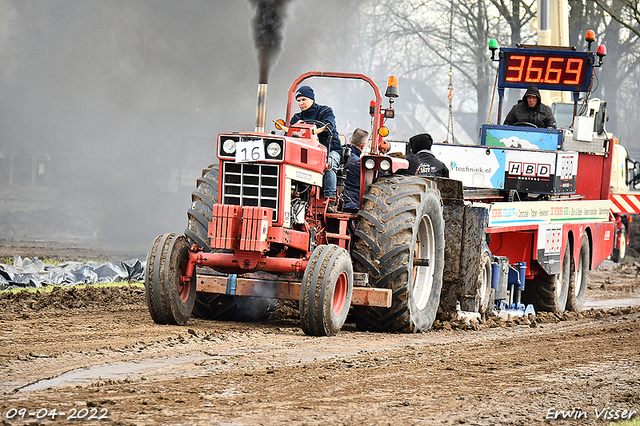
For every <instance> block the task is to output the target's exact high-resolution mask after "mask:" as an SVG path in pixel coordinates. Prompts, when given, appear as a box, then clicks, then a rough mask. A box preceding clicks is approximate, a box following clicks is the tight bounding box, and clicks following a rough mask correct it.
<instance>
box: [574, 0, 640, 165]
mask: <svg viewBox="0 0 640 426" xmlns="http://www.w3.org/2000/svg"><path fill="white" fill-rule="evenodd" d="M570 6H571V15H570V16H571V25H570V30H571V40H572V42H574V43H576V44H578V45H580V44H584V43H585V42H584V38H583V37H584V34H585V33H586V31H587V30H588V29H593V30H595V32H596V36H597V38H598V43H600V44H603V45H605V46H606V48H607V56H606V58H605V61H604V64H603V66H602V68H601V69H599V70H598V72H597V74H596V75H597V76H598V80H597V81H596V85H595V87H594V96H598V97H600V98H602V99H603V100H604V101H606V102H607V106H608V111H609V116H610V121H609V123H608V125H607V129H608V130H609V131H610V132H612V133H613V134H615V135H616V136H618V137H619V139H620V140H621V143H623V144H624V145H625V146H627V147H628V148H631V149H632V150H635V151H636V153H637V154H636V155H638V154H640V142H637V141H636V139H637V138H636V137H635V135H637V134H638V132H639V131H640V126H639V125H638V124H637V123H640V121H639V119H640V117H639V115H638V112H637V111H636V109H635V108H626V107H624V106H626V105H633V104H634V98H635V96H636V94H637V93H638V90H639V87H638V81H639V78H640V46H638V44H639V43H638V39H639V38H640V36H639V33H640V20H639V19H640V12H638V2H637V1H629V0H572V1H570Z"/></svg>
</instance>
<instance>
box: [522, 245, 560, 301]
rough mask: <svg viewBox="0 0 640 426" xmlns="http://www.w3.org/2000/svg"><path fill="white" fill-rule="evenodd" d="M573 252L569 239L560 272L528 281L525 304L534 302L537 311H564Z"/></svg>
mask: <svg viewBox="0 0 640 426" xmlns="http://www.w3.org/2000/svg"><path fill="white" fill-rule="evenodd" d="M571 252H572V250H571V244H569V242H568V241H567V243H566V244H565V250H564V256H563V257H562V265H560V273H559V274H557V275H546V276H544V277H536V278H534V279H532V280H529V281H527V282H526V285H525V288H524V294H523V297H522V301H523V302H524V303H525V304H529V303H530V304H533V307H534V308H535V310H536V311H545V312H557V313H561V312H564V310H565V308H566V306H567V298H568V294H569V283H570V281H571V275H572V273H571V270H572V262H571Z"/></svg>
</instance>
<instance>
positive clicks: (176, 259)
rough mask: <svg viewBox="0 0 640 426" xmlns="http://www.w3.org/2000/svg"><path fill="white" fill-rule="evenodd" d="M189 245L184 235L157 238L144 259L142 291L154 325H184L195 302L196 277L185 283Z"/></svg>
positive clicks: (166, 235)
mask: <svg viewBox="0 0 640 426" xmlns="http://www.w3.org/2000/svg"><path fill="white" fill-rule="evenodd" d="M188 264H189V243H188V242H187V238H186V237H185V236H184V235H176V234H164V235H160V236H159V237H158V238H156V240H155V241H154V243H153V246H152V248H151V251H150V252H149V254H148V256H147V270H146V273H145V277H144V289H145V295H146V299H147V306H148V307H149V312H150V313H151V318H153V321H155V322H156V323H157V324H175V325H185V324H186V323H187V321H188V320H189V317H190V316H191V312H192V311H193V305H194V302H195V300H196V277H195V274H194V275H193V276H192V277H191V279H190V280H189V281H185V280H184V276H185V274H186V271H187V265H188Z"/></svg>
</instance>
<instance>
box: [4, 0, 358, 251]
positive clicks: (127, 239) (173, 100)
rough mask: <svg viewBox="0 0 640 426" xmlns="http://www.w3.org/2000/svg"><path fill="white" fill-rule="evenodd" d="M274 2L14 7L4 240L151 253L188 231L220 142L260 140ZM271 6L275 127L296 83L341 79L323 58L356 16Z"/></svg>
mask: <svg viewBox="0 0 640 426" xmlns="http://www.w3.org/2000/svg"><path fill="white" fill-rule="evenodd" d="M260 3H262V2H261V1H258V0H251V1H247V0H243V1H238V0H215V1H195V0H192V1H180V2H177V1H168V0H154V1H153V2H151V1H137V0H126V1H117V2H116V1H109V0H103V1H100V0H97V1H91V2H87V1H84V0H56V1H35V0H34V1H32V0H0V240H1V239H20V238H35V239H57V240H61V241H66V240H70V241H77V242H83V243H88V244H94V245H98V246H105V247H112V248H118V249H120V250H121V251H125V252H129V253H131V254H132V255H144V254H145V253H146V251H147V250H148V248H149V246H150V244H151V242H152V241H153V239H154V238H155V236H157V235H159V234H162V233H165V232H177V233H182V232H183V231H184V228H185V226H186V223H187V217H186V211H187V209H188V208H189V207H190V204H191V198H190V195H191V192H192V191H193V190H194V189H195V186H196V179H197V178H198V177H199V176H200V175H201V170H202V169H203V168H205V167H207V166H208V165H209V164H212V163H215V162H217V159H216V157H215V147H216V135H217V133H219V132H223V131H225V132H227V131H242V130H253V124H254V120H255V117H256V112H255V106H256V86H257V83H258V79H259V77H260V69H259V65H260V64H259V62H260V56H259V55H258V54H257V48H256V46H257V45H258V44H257V42H256V40H254V29H253V24H254V21H255V19H256V10H257V8H259V7H260ZM267 3H274V4H277V5H278V6H280V10H279V11H278V12H279V13H280V15H279V19H280V22H279V23H278V27H277V29H278V30H279V31H282V33H281V34H280V39H277V40H271V41H269V43H271V44H269V45H268V47H270V48H271V50H270V51H268V55H269V58H268V59H269V65H270V67H271V70H270V74H271V78H270V81H269V83H270V87H269V99H268V102H267V111H268V116H267V123H271V120H272V119H275V118H279V117H283V116H284V113H285V107H286V104H285V102H286V91H287V89H288V88H289V85H290V83H291V81H292V80H293V79H294V78H295V77H297V76H298V75H299V74H301V73H302V72H305V71H308V70H310V69H314V68H319V69H332V68H333V69H336V66H338V64H335V63H331V61H326V60H324V59H323V60H322V61H320V59H319V57H318V55H317V54H316V52H317V51H318V48H317V46H318V44H319V43H322V42H323V40H324V39H326V38H330V39H331V40H332V42H336V40H337V38H339V36H340V34H342V33H344V28H346V27H345V26H344V23H345V22H344V20H346V19H349V16H344V17H342V18H341V19H342V21H341V20H340V19H335V17H333V16H332V17H331V18H330V19H329V18H327V17H326V16H325V17H320V18H317V17H316V15H318V10H317V6H316V7H314V6H313V4H314V2H313V1H306V0H295V1H290V0H288V1H280V0H275V1H268V2H267ZM347 3H349V4H351V3H354V4H355V3H357V2H344V3H342V4H347ZM337 4H340V3H339V2H338V1H337V0H334V1H329V2H327V4H326V6H329V7H337V6H336V5H337ZM353 9H354V7H351V8H350V10H353ZM330 25H335V26H340V27H338V28H331V27H330ZM320 28H321V29H322V30H320ZM309 31H311V32H309ZM338 41H339V40H338ZM337 56H338V55H336V59H337ZM278 58H279V59H278ZM339 66H340V68H338V69H340V70H342V69H344V67H345V64H344V63H341V64H339ZM347 67H348V66H347ZM267 72H269V71H267ZM325 100H328V99H325ZM272 129H273V127H272V126H269V125H268V126H267V130H268V131H270V130H272Z"/></svg>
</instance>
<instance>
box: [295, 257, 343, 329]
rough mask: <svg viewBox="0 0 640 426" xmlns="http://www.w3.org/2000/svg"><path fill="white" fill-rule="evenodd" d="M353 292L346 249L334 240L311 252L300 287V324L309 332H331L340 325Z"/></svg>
mask: <svg viewBox="0 0 640 426" xmlns="http://www.w3.org/2000/svg"><path fill="white" fill-rule="evenodd" d="M352 293H353V267H352V265H351V257H350V256H349V252H348V251H346V250H345V249H343V248H341V247H338V246H337V245H335V244H329V245H319V246H318V247H316V248H315V250H313V253H311V258H310V259H309V262H308V263H307V268H306V269H305V271H304V276H303V277H302V286H301V288H300V324H301V325H302V330H303V331H304V333H305V334H307V335H309V336H333V335H334V334H336V333H337V332H338V331H340V329H341V328H342V325H343V324H344V322H345V320H346V319H347V314H348V313H349V308H350V306H351V295H352Z"/></svg>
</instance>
